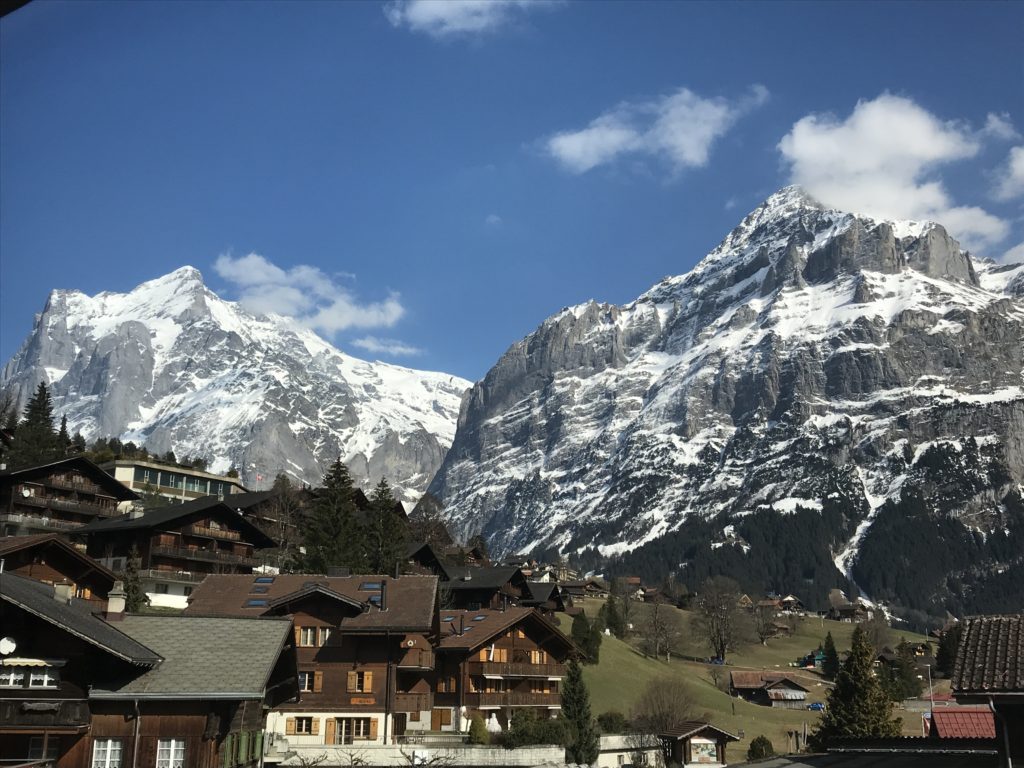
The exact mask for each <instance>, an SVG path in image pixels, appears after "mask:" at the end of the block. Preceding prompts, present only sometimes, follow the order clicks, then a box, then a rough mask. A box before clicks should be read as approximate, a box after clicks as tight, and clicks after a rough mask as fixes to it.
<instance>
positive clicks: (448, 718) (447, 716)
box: [441, 709, 452, 725]
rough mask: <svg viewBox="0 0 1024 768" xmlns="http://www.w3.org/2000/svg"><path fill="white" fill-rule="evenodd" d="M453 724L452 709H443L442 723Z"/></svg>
mask: <svg viewBox="0 0 1024 768" xmlns="http://www.w3.org/2000/svg"><path fill="white" fill-rule="evenodd" d="M451 724H452V711H451V710H450V709H442V710H441V725H451Z"/></svg>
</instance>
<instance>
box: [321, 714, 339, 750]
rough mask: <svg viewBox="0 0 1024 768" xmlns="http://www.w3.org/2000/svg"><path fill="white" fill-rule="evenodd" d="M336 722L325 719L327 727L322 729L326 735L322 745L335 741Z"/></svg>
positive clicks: (331, 718) (331, 719)
mask: <svg viewBox="0 0 1024 768" xmlns="http://www.w3.org/2000/svg"><path fill="white" fill-rule="evenodd" d="M337 728H338V721H337V720H335V719H334V718H333V717H330V718H328V719H327V727H326V728H325V729H324V730H325V732H326V735H325V736H324V744H334V743H335V741H336V740H337V739H336V737H335V734H336V733H337Z"/></svg>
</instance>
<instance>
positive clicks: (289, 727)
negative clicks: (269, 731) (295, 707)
mask: <svg viewBox="0 0 1024 768" xmlns="http://www.w3.org/2000/svg"><path fill="white" fill-rule="evenodd" d="M284 734H285V736H294V735H295V718H294V717H289V718H287V719H286V720H285V721H284Z"/></svg>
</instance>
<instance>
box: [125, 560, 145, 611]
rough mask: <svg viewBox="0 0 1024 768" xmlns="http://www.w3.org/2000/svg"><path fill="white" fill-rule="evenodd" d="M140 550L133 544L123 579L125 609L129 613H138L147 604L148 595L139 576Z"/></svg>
mask: <svg viewBox="0 0 1024 768" xmlns="http://www.w3.org/2000/svg"><path fill="white" fill-rule="evenodd" d="M141 561H142V559H141V558H140V557H139V550H138V548H137V547H136V546H135V545H134V544H132V548H131V550H130V551H129V552H128V558H127V560H126V561H125V567H124V573H123V574H121V579H122V582H123V584H124V609H125V610H126V611H127V612H128V613H138V612H139V611H140V610H141V609H142V607H143V606H144V605H145V604H146V593H145V592H143V591H142V578H141V577H140V576H139V563H140V562H141Z"/></svg>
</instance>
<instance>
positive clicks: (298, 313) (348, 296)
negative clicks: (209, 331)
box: [213, 253, 405, 335]
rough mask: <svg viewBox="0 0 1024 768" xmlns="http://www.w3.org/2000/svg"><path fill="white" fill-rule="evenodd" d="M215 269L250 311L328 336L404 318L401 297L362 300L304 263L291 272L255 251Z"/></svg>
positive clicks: (386, 325)
mask: <svg viewBox="0 0 1024 768" xmlns="http://www.w3.org/2000/svg"><path fill="white" fill-rule="evenodd" d="M213 268H214V271H216V273H217V274H218V275H220V276H221V277H222V278H223V279H224V280H227V281H228V282H229V283H231V284H232V285H233V287H234V288H235V289H237V291H238V300H239V302H240V303H241V304H242V306H244V307H245V308H247V309H249V310H250V311H252V312H257V313H260V314H277V315H284V316H286V317H292V318H294V319H295V320H297V321H298V322H299V323H300V324H302V325H304V326H306V327H308V328H312V329H314V330H316V331H320V332H322V333H325V334H327V335H334V334H335V333H337V332H339V331H343V330H346V329H348V328H390V327H391V326H393V325H394V324H395V323H397V322H398V321H399V320H400V319H401V318H402V316H403V315H404V314H405V308H404V307H403V306H402V303H401V299H400V297H399V295H398V294H397V293H391V294H389V295H388V297H387V298H386V299H384V300H383V301H375V302H361V301H359V299H358V298H357V297H356V296H354V295H353V294H352V292H351V291H349V290H348V289H347V288H345V287H344V286H340V285H338V284H337V282H336V281H335V280H333V279H332V278H331V276H330V275H328V274H326V273H325V272H324V271H323V270H321V269H319V268H318V267H312V266H308V265H305V264H300V265H299V266H296V267H292V268H291V269H287V270H286V269H282V268H281V267H279V266H277V265H276V264H274V263H273V262H271V261H270V260H268V259H266V258H265V257H263V256H261V255H259V254H258V253H250V254H248V255H247V256H240V257H238V258H235V257H233V256H230V255H227V254H223V255H221V256H218V257H217V260H216V261H215V262H214V264H213Z"/></svg>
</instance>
